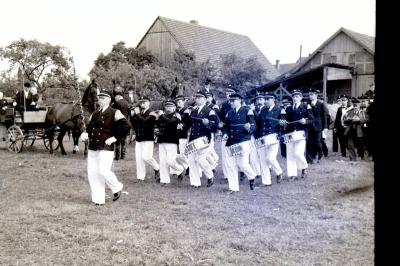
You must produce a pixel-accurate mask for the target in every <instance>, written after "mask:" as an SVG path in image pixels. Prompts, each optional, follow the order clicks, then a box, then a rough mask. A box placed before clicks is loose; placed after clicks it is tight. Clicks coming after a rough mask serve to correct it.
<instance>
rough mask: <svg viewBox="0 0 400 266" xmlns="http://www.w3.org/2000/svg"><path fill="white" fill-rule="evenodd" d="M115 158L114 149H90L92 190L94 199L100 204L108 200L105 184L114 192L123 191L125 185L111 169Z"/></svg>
mask: <svg viewBox="0 0 400 266" xmlns="http://www.w3.org/2000/svg"><path fill="white" fill-rule="evenodd" d="M113 159H114V151H105V150H102V151H93V150H88V164H87V171H88V179H89V185H90V189H91V191H92V201H93V202H94V203H98V204H104V203H105V202H106V191H105V185H106V184H107V186H108V187H109V188H110V189H111V191H112V193H113V194H114V193H116V192H118V191H121V190H122V188H123V185H122V183H121V182H119V181H118V179H117V177H116V176H115V174H114V173H113V172H112V171H111V166H112V163H113Z"/></svg>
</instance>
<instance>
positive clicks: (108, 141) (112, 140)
mask: <svg viewBox="0 0 400 266" xmlns="http://www.w3.org/2000/svg"><path fill="white" fill-rule="evenodd" d="M116 141H117V139H116V138H115V137H111V138H108V139H106V144H107V145H111V144H113V143H114V142H116Z"/></svg>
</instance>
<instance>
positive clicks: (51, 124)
mask: <svg viewBox="0 0 400 266" xmlns="http://www.w3.org/2000/svg"><path fill="white" fill-rule="evenodd" d="M45 125H46V128H47V129H46V135H47V137H48V139H49V147H50V148H49V150H50V153H51V154H52V153H53V141H54V136H55V132H56V128H57V127H58V128H59V130H60V132H59V134H58V136H57V140H58V143H59V144H60V149H61V153H62V154H63V155H66V154H67V153H66V152H65V149H64V145H63V139H64V136H65V134H66V133H67V132H68V131H70V132H71V133H72V139H73V142H74V149H73V153H76V152H77V151H79V147H78V144H79V137H80V135H81V133H82V132H83V131H84V130H85V123H84V118H83V117H82V114H81V104H80V103H77V104H74V103H56V104H55V105H54V106H52V107H50V108H49V110H48V111H47V115H46V120H45ZM87 147H88V146H87V142H85V150H84V155H85V156H86V155H87Z"/></svg>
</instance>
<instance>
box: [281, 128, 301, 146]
mask: <svg viewBox="0 0 400 266" xmlns="http://www.w3.org/2000/svg"><path fill="white" fill-rule="evenodd" d="M303 139H306V133H305V132H304V130H300V131H293V132H290V133H287V134H285V135H283V142H284V143H285V144H287V143H290V142H294V141H298V140H303Z"/></svg>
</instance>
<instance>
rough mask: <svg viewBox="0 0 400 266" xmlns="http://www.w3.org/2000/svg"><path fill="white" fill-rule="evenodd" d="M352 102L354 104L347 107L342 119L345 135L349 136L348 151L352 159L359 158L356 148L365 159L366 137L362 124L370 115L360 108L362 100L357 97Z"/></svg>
mask: <svg viewBox="0 0 400 266" xmlns="http://www.w3.org/2000/svg"><path fill="white" fill-rule="evenodd" d="M351 102H352V103H353V106H352V107H350V108H349V109H347V111H346V113H345V114H344V116H343V119H342V120H343V123H344V124H345V126H346V129H345V131H344V135H345V136H346V138H347V151H348V153H349V157H350V161H356V160H357V155H356V149H357V154H358V156H360V157H361V160H363V159H364V153H365V150H364V145H363V143H362V139H363V137H364V134H363V130H362V125H363V124H364V123H366V122H367V120H368V117H367V115H366V112H365V111H364V110H361V109H360V105H359V104H360V101H359V100H358V99H357V98H353V99H352V100H351Z"/></svg>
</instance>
